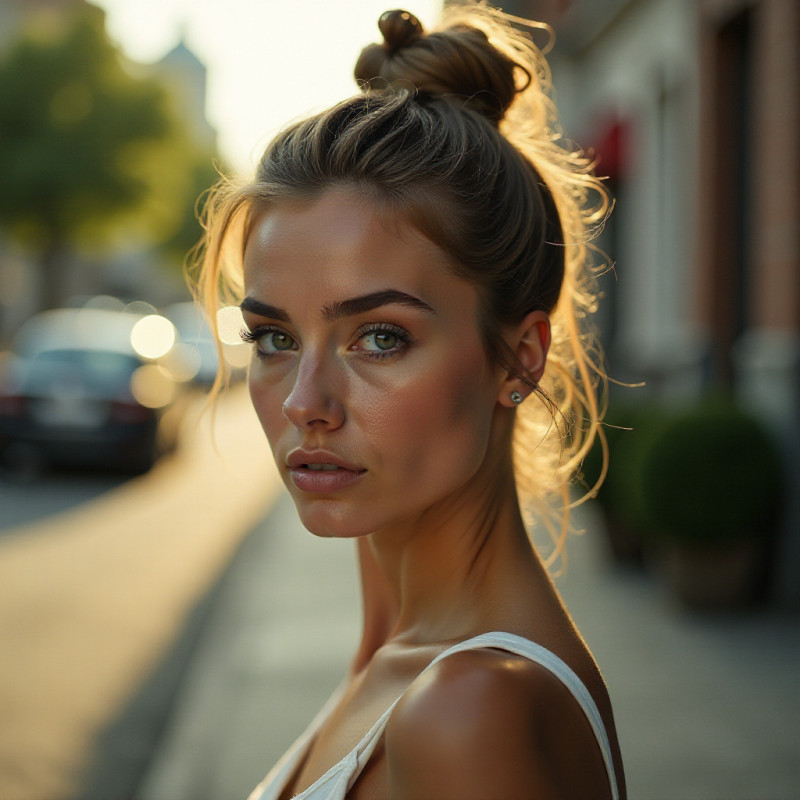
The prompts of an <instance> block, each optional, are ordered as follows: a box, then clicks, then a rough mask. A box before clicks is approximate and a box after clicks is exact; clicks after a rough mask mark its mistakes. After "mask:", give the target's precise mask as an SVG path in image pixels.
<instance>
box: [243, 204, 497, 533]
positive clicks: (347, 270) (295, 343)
mask: <svg viewBox="0 0 800 800" xmlns="http://www.w3.org/2000/svg"><path fill="white" fill-rule="evenodd" d="M244 278H245V294H246V298H245V300H244V301H243V303H242V309H243V312H244V317H245V321H246V324H247V328H248V330H249V334H248V335H247V338H248V339H250V340H251V341H252V342H253V358H252V363H251V367H250V377H249V385H250V394H251V397H252V400H253V404H254V406H255V409H256V412H257V414H258V417H259V419H260V420H261V424H262V426H263V428H264V431H265V432H266V434H267V438H268V439H269V442H270V445H271V447H272V451H273V453H274V456H275V460H276V462H277V465H278V468H279V470H280V473H281V475H282V477H283V480H284V482H285V483H286V486H287V487H288V489H289V492H290V493H291V495H292V497H293V499H294V501H295V503H296V505H297V509H298V512H299V514H300V517H301V519H302V521H303V523H304V524H305V526H306V527H307V528H308V529H309V530H310V531H312V532H313V533H316V534H319V535H323V536H360V535H364V534H366V533H371V532H374V531H378V530H383V529H386V528H390V527H392V526H393V525H396V524H397V523H402V522H407V521H412V522H413V520H414V519H417V518H418V517H419V515H421V514H423V513H425V512H427V511H429V510H431V509H432V508H433V507H434V506H436V505H437V504H438V503H441V502H447V501H449V500H452V499H454V498H457V497H458V496H459V493H461V492H467V491H468V490H467V483H468V482H469V481H470V480H471V479H473V478H474V477H475V476H476V474H477V473H478V472H479V470H480V469H481V466H482V465H484V464H485V462H486V460H487V455H488V451H489V449H490V448H489V442H490V432H491V427H492V418H493V410H494V409H495V406H496V400H497V396H498V391H499V387H500V382H501V379H500V374H499V371H498V370H496V369H494V368H493V367H491V366H490V365H489V364H488V363H487V359H486V356H485V354H484V349H483V347H482V343H481V337H480V331H479V328H478V324H477V312H478V295H477V292H476V290H475V288H474V287H473V286H472V285H471V284H469V283H467V282H466V281H464V280H462V279H460V278H457V277H455V276H453V275H452V274H451V273H450V272H449V271H448V269H447V266H446V261H445V255H444V253H443V252H442V251H441V250H440V249H439V248H438V247H437V246H435V245H434V244H433V243H432V242H430V241H429V240H428V239H426V238H424V237H423V236H422V235H421V234H419V233H418V232H417V231H416V230H415V229H414V228H412V227H411V226H410V225H408V224H407V223H405V222H403V221H401V220H392V224H391V225H388V224H386V218H385V216H384V217H381V216H380V214H379V213H378V212H376V210H375V206H374V205H371V204H370V202H369V200H367V199H366V198H365V197H364V196H360V195H357V194H356V193H355V192H354V191H348V190H344V189H337V190H330V191H327V192H325V193H324V194H323V195H321V196H320V197H319V198H317V199H315V200H312V201H309V202H308V203H304V204H285V205H280V206H278V207H276V208H273V209H270V210H269V211H268V212H267V213H265V214H263V215H262V216H261V217H260V218H258V219H257V221H256V223H255V225H254V226H253V228H252V232H251V234H250V237H249V239H248V242H247V247H246V251H245V258H244Z"/></svg>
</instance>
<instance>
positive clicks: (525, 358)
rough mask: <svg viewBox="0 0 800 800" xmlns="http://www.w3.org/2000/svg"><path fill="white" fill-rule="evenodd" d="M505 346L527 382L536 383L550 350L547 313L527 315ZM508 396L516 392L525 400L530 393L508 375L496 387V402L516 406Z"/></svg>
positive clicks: (525, 387) (539, 378)
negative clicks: (526, 375) (526, 378)
mask: <svg viewBox="0 0 800 800" xmlns="http://www.w3.org/2000/svg"><path fill="white" fill-rule="evenodd" d="M508 343H509V345H510V346H511V349H512V351H513V352H514V355H515V356H516V357H517V360H518V362H519V363H520V364H522V366H523V367H525V370H526V371H527V373H528V376H529V377H530V379H531V380H532V381H533V382H534V383H539V381H540V380H541V379H542V375H543V374H544V365H545V362H546V361H547V353H548V351H549V350H550V317H549V316H548V315H547V312H546V311H531V312H530V314H528V315H527V316H526V317H525V319H523V320H522V322H521V323H520V324H519V325H518V326H517V327H516V328H515V329H514V331H513V333H512V335H511V336H510V338H509V340H508ZM512 392H519V393H520V394H521V395H522V397H523V398H526V397H527V396H528V395H529V394H530V393H531V387H530V386H529V385H528V384H526V383H525V382H524V381H521V380H520V379H519V378H518V377H517V376H516V375H512V374H511V373H509V374H508V375H506V377H505V379H504V380H503V383H502V385H501V386H500V395H499V397H498V398H497V399H498V402H500V403H501V405H504V406H509V407H510V408H513V407H514V406H515V405H518V404H517V403H514V401H513V400H512V399H511V393H512Z"/></svg>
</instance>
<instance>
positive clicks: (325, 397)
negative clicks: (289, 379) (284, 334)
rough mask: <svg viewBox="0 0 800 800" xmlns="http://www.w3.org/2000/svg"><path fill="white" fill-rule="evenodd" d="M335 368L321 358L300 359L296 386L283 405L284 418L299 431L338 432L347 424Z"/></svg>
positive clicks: (306, 357) (307, 357)
mask: <svg viewBox="0 0 800 800" xmlns="http://www.w3.org/2000/svg"><path fill="white" fill-rule="evenodd" d="M334 372H335V368H334V367H333V366H332V365H329V364H326V363H324V362H323V361H322V359H320V358H312V357H311V356H305V357H303V358H301V359H300V362H299V364H298V367H297V373H296V376H295V381H294V386H293V387H292V391H291V392H289V396H288V397H287V398H286V400H285V401H284V403H283V415H284V416H285V417H286V419H288V420H289V422H291V423H292V425H294V426H295V427H297V428H299V429H309V428H321V429H326V430H335V429H336V428H339V427H341V425H342V424H343V423H344V406H343V404H342V402H341V392H339V391H338V390H337V376H336V375H335V374H334Z"/></svg>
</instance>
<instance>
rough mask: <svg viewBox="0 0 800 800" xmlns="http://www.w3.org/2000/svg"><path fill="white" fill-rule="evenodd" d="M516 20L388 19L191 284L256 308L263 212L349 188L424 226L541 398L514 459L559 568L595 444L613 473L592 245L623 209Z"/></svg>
mask: <svg viewBox="0 0 800 800" xmlns="http://www.w3.org/2000/svg"><path fill="white" fill-rule="evenodd" d="M513 19H514V18H510V17H508V16H507V15H505V14H503V13H502V12H500V11H497V10H495V9H493V8H491V7H489V6H488V5H486V4H484V3H478V4H467V5H451V6H448V7H447V8H446V9H445V11H444V13H443V17H442V21H441V23H440V25H439V26H438V27H437V28H436V29H435V30H433V31H431V32H429V33H425V32H424V31H423V30H422V28H421V26H420V25H419V23H418V22H417V21H416V19H415V18H414V17H413V16H412V15H410V14H408V13H407V12H400V11H393V12H387V13H386V14H384V15H383V16H382V17H381V20H380V23H379V25H380V28H381V31H382V33H383V35H384V42H383V43H382V44H377V45H370V46H368V47H367V48H365V49H364V51H362V54H361V56H360V57H359V59H358V62H357V64H356V70H355V74H356V79H357V80H358V82H359V85H360V86H361V89H362V93H361V94H360V95H357V96H356V97H353V98H351V99H349V100H346V101H344V102H343V103H340V104H339V105H337V106H335V107H333V108H331V109H329V110H328V111H325V112H322V113H321V114H318V115H316V116H313V117H311V118H309V119H306V120H303V121H300V122H297V123H295V124H293V125H291V126H290V127H288V128H287V129H285V130H284V131H283V132H282V133H280V134H279V135H278V136H277V137H276V138H275V139H274V140H273V142H272V143H271V144H270V145H269V147H268V148H267V150H266V152H265V153H264V155H263V157H262V159H261V162H260V164H259V166H258V169H257V172H256V176H255V179H254V180H252V181H249V182H247V183H244V184H237V183H235V182H233V181H229V180H223V181H222V182H220V183H219V184H218V185H217V186H216V187H215V189H214V190H213V191H212V193H211V195H210V197H209V199H208V201H207V203H206V205H205V209H204V228H205V236H204V239H203V242H202V243H201V247H200V249H199V251H198V259H197V261H196V264H195V269H194V271H193V272H192V273H191V277H192V281H193V285H194V288H195V291H196V293H197V295H198V296H199V297H200V298H201V299H202V300H203V302H204V303H205V306H206V309H207V311H208V312H209V316H210V317H211V319H212V320H213V319H214V318H215V311H216V308H217V307H218V306H219V305H220V304H221V303H238V302H239V301H240V300H241V297H242V277H241V262H242V254H243V247H244V242H245V241H246V239H247V236H248V233H249V228H250V225H251V223H252V221H253V219H254V218H255V216H256V215H257V214H259V213H261V212H262V211H263V210H264V209H265V208H268V207H270V206H271V205H273V204H276V203H281V202H285V201H287V200H298V199H299V200H308V199H310V198H313V197H315V196H317V195H319V194H320V193H322V192H323V191H325V190H326V189H328V188H331V187H332V186H335V185H348V186H356V187H359V189H361V190H363V191H366V192H369V193H370V194H371V195H373V196H374V198H375V199H376V201H378V202H379V203H380V204H381V205H383V206H384V207H387V208H388V209H389V210H390V211H391V212H393V213H394V214H399V215H400V216H401V217H403V218H406V219H408V220H409V221H410V222H411V223H412V224H413V225H415V226H416V227H417V228H418V229H419V230H420V231H421V232H422V233H423V234H425V235H426V236H427V237H428V238H430V239H431V240H432V241H433V242H435V243H436V244H437V245H438V246H439V247H441V248H442V249H443V250H444V251H445V252H447V253H448V254H449V255H450V257H451V263H452V265H453V271H454V272H455V273H456V274H458V275H459V276H461V277H465V278H467V279H468V280H470V281H471V282H472V283H473V284H475V285H476V287H477V289H478V291H479V293H480V296H481V300H482V304H481V305H482V314H481V321H480V322H481V328H482V333H483V339H484V344H485V347H486V350H487V353H488V355H489V356H490V357H491V358H493V359H494V360H495V361H496V362H497V363H499V364H500V365H501V366H502V367H503V368H505V369H507V370H508V371H509V372H511V373H512V374H514V375H516V376H517V377H519V378H520V379H522V380H523V381H525V382H526V383H528V385H529V386H531V388H532V389H534V390H535V394H536V395H537V396H538V398H539V400H540V402H535V401H534V400H533V399H531V400H529V401H528V402H526V403H524V404H523V405H522V406H520V407H519V408H518V409H517V417H516V424H515V429H514V440H513V456H514V467H515V474H516V478H517V487H518V492H519V496H520V502H521V505H522V507H523V510H525V511H526V512H527V514H526V516H527V521H528V523H529V524H530V525H533V523H534V521H535V520H537V519H538V520H540V521H541V522H542V523H543V525H544V528H545V530H546V531H547V532H548V533H549V535H550V538H551V539H552V542H553V543H554V547H553V548H552V552H551V553H550V555H549V557H547V558H546V561H548V562H549V561H551V560H552V559H554V558H556V557H557V556H558V554H559V553H560V552H561V550H562V545H563V542H564V539H565V537H566V533H567V531H568V522H569V509H570V507H571V504H570V502H569V484H570V480H571V478H572V476H573V474H574V473H575V472H576V470H577V469H578V468H579V466H580V463H581V461H582V460H583V458H584V457H585V455H586V453H587V452H588V451H589V449H590V448H591V447H592V444H593V442H594V441H595V440H596V439H599V440H600V442H601V446H602V447H603V451H604V459H603V460H604V463H605V461H606V457H605V452H606V447H605V441H604V436H603V433H602V429H601V428H600V420H601V418H602V416H603V409H602V408H601V406H600V403H599V401H598V387H599V385H600V384H602V383H604V380H605V376H604V373H603V370H602V366H601V358H600V353H599V347H598V344H597V341H596V338H595V336H594V334H593V332H592V328H591V326H590V325H589V319H590V315H591V313H592V312H593V311H594V310H595V305H596V293H595V291H594V273H595V271H596V268H597V267H596V266H595V263H594V262H595V260H596V258H595V249H594V248H593V246H592V244H591V240H592V239H593V238H594V235H595V233H596V231H597V230H598V228H599V227H600V226H601V225H602V223H603V221H604V220H605V218H606V216H607V214H608V211H609V206H610V204H609V200H608V195H607V193H606V191H605V190H604V188H603V185H602V183H601V182H600V180H599V179H598V178H597V177H595V175H594V174H593V171H592V167H593V165H592V162H591V160H590V159H589V158H588V157H587V156H585V155H584V154H583V153H581V152H580V151H577V150H575V149H573V148H571V147H569V146H568V145H566V144H565V143H564V140H563V135H562V131H561V129H560V126H559V122H558V115H557V111H556V107H555V104H554V102H553V99H552V94H551V89H552V86H551V79H550V71H549V67H548V64H547V61H546V60H545V57H544V55H543V53H542V51H541V50H540V49H539V48H538V47H537V46H536V45H535V44H534V43H533V41H532V39H531V37H530V36H528V35H527V34H526V33H525V32H523V31H521V30H518V29H517V28H515V27H514V26H513V25H512V20H513ZM516 21H517V22H519V20H516ZM530 24H532V23H530ZM539 27H543V26H539ZM539 309H541V310H544V311H547V312H548V313H549V314H550V318H551V323H552V330H553V341H552V345H551V348H550V352H549V354H548V359H547V366H546V369H545V373H544V377H543V379H542V381H541V384H540V385H537V384H535V383H534V382H533V381H532V380H531V378H530V377H529V375H528V374H527V372H526V371H525V369H524V367H523V366H522V365H521V364H519V363H518V361H517V359H516V357H515V356H514V354H513V352H511V351H510V350H509V348H508V347H507V345H505V342H504V340H503V337H502V331H503V329H504V328H505V327H507V326H511V325H514V324H516V323H518V322H520V321H521V320H522V319H523V318H524V317H525V315H526V314H527V313H529V312H530V311H533V310H539ZM217 385H218V386H219V379H218V384H217ZM604 471H605V470H603V473H604ZM601 481H602V476H601ZM598 485H599V482H598ZM596 488H597V487H591V488H590V490H589V492H588V493H589V494H590V493H591V492H593V491H594V490H596ZM554 500H555V501H556V502H554Z"/></svg>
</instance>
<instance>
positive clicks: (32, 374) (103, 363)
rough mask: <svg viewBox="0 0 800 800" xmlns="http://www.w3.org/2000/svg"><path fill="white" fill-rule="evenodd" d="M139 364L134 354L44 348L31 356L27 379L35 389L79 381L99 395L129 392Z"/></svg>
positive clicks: (33, 389)
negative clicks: (131, 380)
mask: <svg viewBox="0 0 800 800" xmlns="http://www.w3.org/2000/svg"><path fill="white" fill-rule="evenodd" d="M138 366H139V362H138V360H137V359H136V358H134V357H133V356H129V355H125V354H124V353H112V352H107V351H103V350H45V351H43V352H41V353H37V354H36V355H35V356H34V357H33V358H31V360H30V363H29V368H28V374H27V380H26V383H27V385H28V388H29V390H32V391H36V390H41V389H44V388H46V387H48V386H51V385H52V384H54V383H67V382H68V383H70V384H76V383H79V384H80V385H81V386H82V387H84V388H85V389H87V390H89V391H91V392H97V393H99V394H117V393H120V392H122V391H126V390H127V387H128V385H129V383H130V378H131V375H132V374H133V372H134V370H135V369H136V368H137V367H138Z"/></svg>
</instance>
